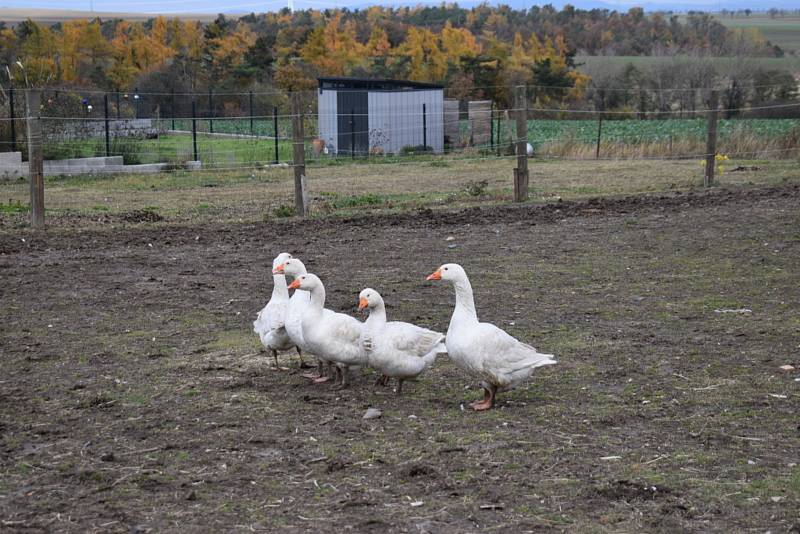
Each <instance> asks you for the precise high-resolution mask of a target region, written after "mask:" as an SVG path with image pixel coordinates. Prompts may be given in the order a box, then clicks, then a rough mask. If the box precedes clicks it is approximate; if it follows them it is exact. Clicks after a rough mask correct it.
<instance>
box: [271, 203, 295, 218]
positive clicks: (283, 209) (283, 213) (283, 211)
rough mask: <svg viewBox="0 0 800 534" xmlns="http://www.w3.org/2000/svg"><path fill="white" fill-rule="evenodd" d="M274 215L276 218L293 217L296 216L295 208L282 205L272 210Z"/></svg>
mask: <svg viewBox="0 0 800 534" xmlns="http://www.w3.org/2000/svg"><path fill="white" fill-rule="evenodd" d="M272 214H273V215H274V216H275V217H292V216H293V215H294V206H288V205H286V204H281V205H280V206H278V207H277V208H275V209H273V210H272Z"/></svg>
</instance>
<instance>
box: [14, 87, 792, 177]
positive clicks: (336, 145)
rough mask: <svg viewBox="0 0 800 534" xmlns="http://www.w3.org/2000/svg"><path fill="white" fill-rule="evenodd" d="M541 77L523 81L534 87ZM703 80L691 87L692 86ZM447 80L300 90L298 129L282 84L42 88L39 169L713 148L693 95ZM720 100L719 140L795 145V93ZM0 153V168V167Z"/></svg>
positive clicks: (20, 139)
mask: <svg viewBox="0 0 800 534" xmlns="http://www.w3.org/2000/svg"><path fill="white" fill-rule="evenodd" d="M541 89H542V88H541V87H530V88H527V90H528V94H529V95H535V94H536V91H537V90H539V91H541ZM549 89H553V88H549ZM609 90H611V89H609ZM664 91H671V90H670V89H665V90H664ZM674 91H676V92H677V91H679V90H677V89H675V90H674ZM702 91H703V89H698V94H700V93H701V92H702ZM452 93H453V90H452V88H450V89H439V90H437V89H431V88H426V89H425V90H398V91H379V92H373V91H365V90H356V89H340V90H337V91H330V90H317V91H308V92H303V93H298V94H297V98H298V102H299V109H300V114H301V119H302V121H303V130H304V132H306V135H304V136H303V137H302V139H299V140H296V139H294V135H295V132H294V128H293V118H294V117H295V113H293V108H292V105H291V102H292V95H290V94H287V93H282V92H277V91H275V92H215V91H214V90H211V91H205V92H197V93H178V92H171V91H170V92H159V93H140V92H138V91H132V92H128V93H124V92H114V93H107V92H98V91H92V90H87V91H81V90H75V89H70V90H64V89H58V90H57V89H45V90H44V91H43V95H42V108H41V110H40V117H41V119H40V121H41V125H42V132H43V151H44V159H45V160H46V162H47V163H46V165H45V172H48V173H51V174H52V173H59V172H65V173H66V172H67V171H69V172H73V171H74V172H75V173H79V172H120V171H122V170H124V171H125V172H137V170H138V171H141V172H158V171H161V172H170V171H179V170H194V169H202V168H205V169H208V168H216V169H252V168H260V167H263V166H269V165H276V164H277V165H282V166H291V165H293V164H294V161H295V155H294V153H293V147H294V143H296V142H300V141H302V143H303V148H304V154H305V159H306V161H305V164H306V165H312V166H313V165H327V164H336V163H341V162H342V161H344V160H358V161H376V162H377V161H382V162H387V163H392V164H399V163H404V162H413V161H417V160H419V158H421V157H422V158H436V157H445V158H447V157H450V158H492V157H494V158H506V157H516V149H517V144H518V143H519V142H520V141H523V142H526V143H527V144H529V148H528V151H529V154H532V155H533V156H535V157H540V158H544V159H556V158H557V159H567V160H568V159H598V160H602V159H689V158H702V157H706V156H708V154H706V141H707V133H708V132H707V119H706V115H708V113H709V110H708V109H707V108H705V109H704V108H702V107H701V106H696V107H695V108H694V109H649V110H635V109H616V110H603V109H569V108H566V107H563V106H561V107H559V106H556V105H553V104H552V103H547V102H544V103H543V102H542V101H541V100H539V99H534V98H530V99H529V101H528V104H527V105H526V106H525V107H524V108H513V107H510V108H509V107H508V106H506V107H500V106H498V105H496V104H495V103H494V102H492V101H487V100H483V99H480V98H478V96H480V92H479V91H476V93H475V98H472V97H471V96H470V95H467V96H466V97H462V98H460V99H458V100H456V99H451V98H447V95H449V94H452ZM650 100H654V98H650ZM701 100H702V99H701ZM3 108H4V109H3V112H2V116H0V152H17V151H18V152H20V153H21V155H20V156H21V157H20V160H21V161H25V160H26V159H27V142H26V137H25V121H26V119H25V117H26V116H27V114H28V112H27V110H26V109H25V99H24V92H23V91H21V90H16V91H13V90H12V91H9V92H8V94H7V95H6V96H5V106H4V107H3ZM718 112H719V113H721V114H722V115H723V116H727V117H733V118H728V119H721V120H720V121H719V124H718V127H717V131H718V134H717V135H718V138H717V139H718V140H717V151H718V152H719V153H722V154H725V155H727V156H728V157H737V158H743V159H778V158H782V159H785V158H796V157H800V118H798V117H800V101H797V100H796V98H795V100H789V101H773V102H767V103H762V104H760V105H749V106H742V107H734V108H732V107H726V106H725V105H724V104H723V105H722V106H720V107H719V109H718ZM518 113H525V117H526V124H527V131H526V132H523V133H522V134H521V135H520V132H518V129H517V125H516V121H515V119H516V116H517V114H518ZM760 117H770V118H760ZM98 157H100V158H109V157H110V158H114V159H113V161H105V162H103V164H102V165H101V166H99V167H97V168H94V167H91V166H88V164H87V166H85V167H81V166H80V165H76V166H74V169H71V170H70V169H67V168H66V167H65V165H61V166H59V165H58V162H64V161H65V160H74V159H80V158H98ZM2 165H3V163H2V162H0V175H4V174H5V175H8V172H6V171H4V169H3V168H2V167H1V166H2ZM98 165H100V163H98ZM130 166H143V167H141V168H139V169H137V168H134V167H130ZM123 167H130V168H125V169H123Z"/></svg>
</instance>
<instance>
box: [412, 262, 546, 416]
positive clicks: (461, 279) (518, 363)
mask: <svg viewBox="0 0 800 534" xmlns="http://www.w3.org/2000/svg"><path fill="white" fill-rule="evenodd" d="M427 279H428V280H447V281H448V282H450V283H452V284H453V287H454V288H455V290H456V307H455V310H454V311H453V317H452V318H451V319H450V326H449V328H448V329H447V341H446V345H447V354H448V356H450V358H451V359H452V360H453V361H454V362H455V363H456V365H458V366H459V367H461V368H462V369H464V370H465V371H467V372H469V373H471V374H474V375H477V376H479V377H480V378H482V379H483V380H484V382H482V383H481V385H482V386H483V388H484V390H485V392H484V397H483V400H481V401H475V402H473V403H472V404H471V405H470V406H472V409H474V410H488V409H489V408H491V407H492V406H493V405H494V399H495V395H496V394H497V392H498V391H507V390H509V389H511V388H513V387H514V386H516V385H517V384H519V383H520V382H522V381H523V380H525V379H527V378H528V377H529V376H530V375H531V373H532V372H533V370H534V369H535V368H537V367H541V366H543V365H553V364H554V363H557V362H556V361H555V360H554V359H553V355H552V354H541V353H539V352H536V349H535V348H533V347H531V346H530V345H526V344H525V343H522V342H521V341H518V340H516V339H515V338H513V337H511V336H510V335H508V334H507V333H506V332H504V331H503V330H501V329H499V328H497V327H496V326H495V325H493V324H490V323H480V322H478V314H477V313H476V312H475V301H474V298H473V295H472V286H471V285H470V283H469V278H467V273H466V272H464V269H463V268H462V267H461V266H460V265H458V264H455V263H447V264H445V265H442V266H441V267H439V268H438V269H437V270H436V271H435V272H434V273H432V274H431V275H429V276H428V278H427Z"/></svg>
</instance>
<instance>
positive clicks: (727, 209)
mask: <svg viewBox="0 0 800 534" xmlns="http://www.w3.org/2000/svg"><path fill="white" fill-rule="evenodd" d="M799 201H800V187H798V185H797V184H789V185H769V186H758V187H744V188H732V189H715V190H713V191H712V192H711V193H708V194H700V193H694V194H692V193H685V192H684V193H669V194H663V195H657V196H637V197H628V198H618V199H608V200H582V201H565V202H561V203H552V204H547V205H544V206H541V205H539V206H537V205H525V206H522V207H493V208H491V209H481V208H468V209H461V210H450V211H429V210H419V211H410V212H408V213H404V214H399V215H374V216H369V217H355V218H322V219H318V220H311V221H306V222H302V221H296V220H293V219H285V220H271V221H267V222H245V223H238V224H237V223H231V224H219V223H212V222H203V223H194V224H190V223H182V224H180V225H177V224H166V223H150V222H143V223H137V222H132V221H134V220H135V219H130V220H125V219H124V218H121V219H118V220H116V223H115V225H114V226H113V228H112V227H110V226H102V225H100V226H87V227H78V228H71V227H64V228H54V229H52V230H49V231H48V232H47V233H46V234H45V235H43V236H36V235H34V234H33V233H31V232H30V231H29V230H27V229H24V228H15V225H14V224H12V223H13V220H12V219H9V218H6V219H5V222H4V224H3V225H2V226H0V273H2V280H3V283H2V286H1V287H2V300H3V306H2V310H1V312H0V321H1V324H2V325H3V326H2V338H1V341H2V343H0V358H2V365H3V372H2V374H1V375H0V384H2V388H0V431H1V432H2V441H1V442H0V472H1V473H2V476H0V520H1V521H2V523H0V524H1V525H2V528H1V529H0V530H3V531H5V532H38V531H41V532H57V531H69V532H92V531H95V532H164V531H175V532H178V531H181V532H185V531H217V532H219V531H266V530H273V531H274V530H278V529H280V530H283V531H308V532H320V531H333V530H334V529H336V530H351V531H356V532H362V531H389V532H412V533H415V532H523V531H543V530H568V531H577V532H587V531H588V532H595V531H613V532H641V531H650V532H653V531H663V532H675V531H680V530H688V531H704V532H707V531H719V532H733V531H739V532H741V531H748V530H751V529H752V530H754V531H759V532H763V531H766V530H771V531H772V532H790V531H797V530H798V529H800V511H799V510H800V467H798V463H800V417H798V413H799V412H800V402H798V400H799V399H800V381H798V378H800V371H798V370H795V371H794V372H788V373H787V372H781V371H780V369H779V367H780V366H782V365H785V364H792V365H794V366H795V367H797V368H798V369H800V310H799V308H798V305H799V304H800V289H798V288H800V272H798V265H800V210H799V209H798V205H799V204H798V202H799ZM9 221H11V222H9ZM448 236H452V237H454V238H455V239H454V240H450V241H447V240H446V238H447V237H448ZM453 245H455V246H453ZM284 250H285V251H290V252H292V253H293V254H295V255H296V256H298V257H300V258H302V259H303V260H305V261H306V264H307V266H308V267H309V270H311V271H312V272H315V273H317V274H319V275H320V276H321V277H322V278H323V280H324V281H325V282H326V283H327V292H328V306H329V307H331V308H333V309H336V310H341V311H345V312H348V313H353V314H356V313H357V312H356V304H357V302H356V301H357V295H358V292H359V290H360V289H362V288H363V287H365V286H371V287H374V288H375V289H378V290H379V291H381V292H382V293H383V295H384V297H385V299H386V301H387V307H388V310H387V311H388V313H389V315H390V317H391V318H395V319H401V320H409V321H413V322H417V323H419V324H422V325H426V326H429V327H434V328H437V329H440V330H442V331H444V330H445V329H446V328H447V323H448V320H449V317H450V313H451V311H452V302H453V292H452V289H451V288H450V287H448V286H444V285H436V284H433V283H427V282H425V281H424V277H425V275H427V274H428V273H430V272H431V271H432V270H434V269H435V268H436V267H437V266H438V265H439V264H441V263H443V262H450V261H456V262H459V263H462V264H463V265H464V266H465V268H466V269H467V271H468V272H469V273H470V275H471V279H472V283H473V286H474V287H475V293H476V300H477V308H478V314H479V317H481V319H483V320H487V321H491V322H494V323H496V324H498V325H500V326H503V327H504V328H506V329H507V330H508V331H509V332H510V333H512V334H514V335H516V336H518V337H520V338H521V339H524V340H526V341H528V342H530V343H531V344H533V345H534V346H536V347H537V348H539V349H541V350H542V351H544V352H548V353H554V354H556V355H557V357H558V359H559V362H560V363H559V365H556V366H551V367H547V368H544V369H542V370H541V371H540V372H538V373H537V374H536V375H535V377H534V379H533V380H531V381H530V383H529V384H528V385H526V386H524V387H521V388H519V389H517V390H514V391H512V392H510V393H507V394H504V395H502V396H500V398H499V399H500V403H499V406H498V407H497V408H496V409H494V410H492V411H490V412H487V413H480V414H478V413H472V412H471V411H469V409H468V408H467V407H466V406H465V404H466V403H467V402H469V401H471V400H474V399H475V398H477V397H478V396H479V395H480V391H479V388H478V387H477V384H476V383H475V380H473V379H471V378H470V377H468V376H466V375H465V374H464V373H462V372H461V371H459V370H458V369H457V368H455V367H454V365H453V364H452V363H451V362H450V361H449V360H447V358H442V359H441V360H439V361H438V362H437V364H436V365H435V367H434V368H433V369H432V370H431V371H430V372H429V373H427V374H426V375H424V376H423V377H422V379H421V380H420V381H419V382H417V383H416V384H414V383H412V384H408V385H407V387H406V388H405V392H404V393H405V394H404V396H403V397H400V398H397V397H396V396H395V395H394V394H393V393H392V392H391V391H390V390H388V389H380V388H379V390H378V391H373V389H372V382H373V380H374V375H373V374H372V372H371V371H365V372H363V373H360V374H359V373H357V374H356V376H355V384H354V385H353V386H352V387H351V388H350V389H349V390H344V391H334V390H332V389H331V388H330V387H329V386H326V385H319V386H312V385H310V384H309V383H308V381H307V380H306V379H304V378H302V377H301V376H300V372H299V371H298V369H297V367H296V366H297V359H296V357H294V356H288V355H287V356H284V357H283V359H282V360H281V365H282V367H281V368H279V369H274V368H272V366H271V365H272V364H271V358H267V357H266V355H265V354H263V353H260V352H259V343H258V340H257V338H256V336H255V335H254V334H253V333H252V331H251V322H252V320H253V318H254V315H255V313H256V311H257V310H258V309H259V308H260V307H261V306H262V305H263V303H264V302H265V301H266V299H267V298H268V296H269V293H270V291H271V278H270V275H269V271H268V268H269V267H270V265H271V261H272V258H273V256H275V254H276V253H277V252H279V251H284ZM368 407H375V408H378V409H380V410H382V411H383V416H382V417H381V418H379V419H372V420H363V419H362V415H363V414H364V412H365V410H366V409H367V408H368ZM464 408H467V409H464Z"/></svg>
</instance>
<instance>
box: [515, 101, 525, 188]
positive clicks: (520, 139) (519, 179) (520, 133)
mask: <svg viewBox="0 0 800 534" xmlns="http://www.w3.org/2000/svg"><path fill="white" fill-rule="evenodd" d="M515 100H516V102H515V104H514V107H516V108H517V109H516V115H517V168H516V169H514V201H515V202H523V201H525V200H526V199H527V198H528V113H527V99H526V97H525V86H524V85H519V86H517V90H516V98H515Z"/></svg>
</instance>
